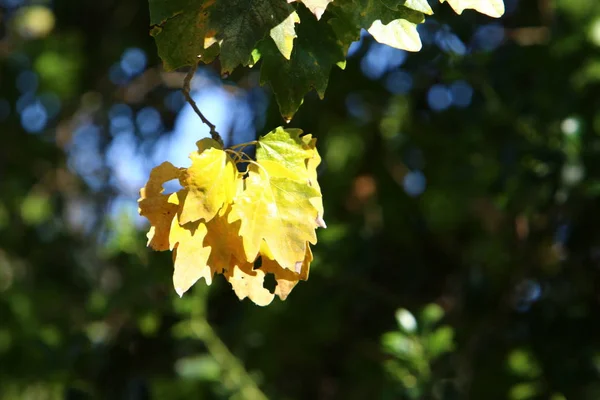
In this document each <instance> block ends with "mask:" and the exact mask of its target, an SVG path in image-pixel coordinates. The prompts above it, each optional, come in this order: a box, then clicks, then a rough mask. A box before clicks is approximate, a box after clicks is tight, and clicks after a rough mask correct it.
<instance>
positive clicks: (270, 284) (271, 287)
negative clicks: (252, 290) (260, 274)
mask: <svg viewBox="0 0 600 400" xmlns="http://www.w3.org/2000/svg"><path fill="white" fill-rule="evenodd" d="M276 286H277V281H276V280H275V275H273V274H267V275H265V280H264V281H263V287H264V288H265V289H267V290H268V291H269V292H271V293H275V287H276Z"/></svg>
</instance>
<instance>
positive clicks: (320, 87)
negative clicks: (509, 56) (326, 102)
mask: <svg viewBox="0 0 600 400" xmlns="http://www.w3.org/2000/svg"><path fill="white" fill-rule="evenodd" d="M299 1H301V3H293V2H292V3H291V4H290V3H288V2H287V1H286V0H149V3H150V22H151V25H152V29H151V31H150V33H151V35H152V36H154V38H155V40H156V45H157V47H158V53H159V56H160V57H161V58H162V60H163V63H164V67H165V69H166V70H173V69H176V68H179V67H183V66H191V65H195V64H196V63H198V61H202V62H204V63H210V62H212V61H214V60H215V59H216V57H217V56H219V59H220V63H221V71H222V73H224V74H225V73H230V72H232V71H233V70H234V69H235V68H236V67H238V66H240V65H242V66H253V65H254V64H255V63H256V62H258V60H259V59H260V60H262V66H261V77H260V80H261V84H263V85H264V84H268V85H269V86H271V88H272V89H273V92H274V94H275V98H276V100H277V103H278V104H279V109H280V111H281V114H282V116H283V117H284V118H285V119H286V120H290V119H291V118H292V117H293V115H294V114H295V113H296V111H297V110H298V108H299V107H300V105H301V104H302V101H303V99H304V95H305V94H306V93H308V92H309V91H310V90H312V89H314V90H316V91H317V93H318V94H319V97H321V98H323V96H324V95H325V89H326V88H327V84H328V81H329V74H330V72H331V69H332V67H333V66H334V65H337V66H338V67H340V68H344V66H345V59H346V55H347V53H348V48H349V47H350V44H351V43H352V42H354V41H356V40H359V38H360V31H361V29H363V28H364V29H367V30H368V31H369V33H370V34H371V35H372V36H373V38H374V39H375V40H377V41H378V42H380V43H383V44H387V45H389V46H392V47H395V48H398V49H403V50H408V51H419V50H420V49H421V40H420V38H419V34H418V32H417V25H418V24H420V23H422V22H424V20H425V18H424V17H425V14H432V10H431V8H430V6H429V4H428V2H427V0H299ZM440 1H441V2H443V1H444V0H440ZM449 2H450V3H451V5H452V6H453V7H454V8H455V9H456V10H457V11H458V10H460V11H461V12H462V9H464V8H474V9H478V10H479V11H481V10H483V11H482V12H486V10H487V9H490V6H489V5H486V4H487V3H494V4H493V5H494V7H495V8H491V9H492V12H495V11H493V10H497V9H498V6H497V4H496V3H500V5H501V6H502V9H501V11H502V12H503V4H502V0H449ZM467 3H468V4H467ZM482 4H483V5H482ZM486 7H487V8H486ZM487 13H488V14H489V15H492V14H491V13H490V12H487ZM493 16H495V15H493ZM498 16H499V15H498Z"/></svg>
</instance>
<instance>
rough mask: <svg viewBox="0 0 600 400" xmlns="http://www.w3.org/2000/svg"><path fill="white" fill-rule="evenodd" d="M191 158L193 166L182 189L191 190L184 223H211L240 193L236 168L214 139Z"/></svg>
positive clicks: (203, 143) (204, 142)
mask: <svg viewBox="0 0 600 400" xmlns="http://www.w3.org/2000/svg"><path fill="white" fill-rule="evenodd" d="M197 145H198V151H195V152H193V153H191V154H190V159H191V160H192V165H191V166H190V167H189V168H188V169H187V170H186V171H185V172H184V173H182V176H181V178H180V181H181V185H182V186H183V187H184V188H186V189H187V190H188V192H187V196H186V201H185V203H184V204H183V207H182V211H181V215H180V222H181V223H182V224H186V223H188V222H192V221H197V220H200V219H202V220H204V221H205V222H208V221H210V220H211V219H212V218H213V217H214V216H215V215H216V214H217V212H218V211H219V210H220V209H221V207H223V205H226V204H229V203H231V201H232V200H233V196H234V195H235V192H236V175H237V171H236V168H235V165H234V163H233V161H232V160H231V158H230V157H229V155H228V154H227V153H225V151H223V150H222V149H221V148H220V146H219V144H218V143H217V142H216V141H214V140H212V139H208V138H207V139H202V140H201V141H199V142H198V143H197Z"/></svg>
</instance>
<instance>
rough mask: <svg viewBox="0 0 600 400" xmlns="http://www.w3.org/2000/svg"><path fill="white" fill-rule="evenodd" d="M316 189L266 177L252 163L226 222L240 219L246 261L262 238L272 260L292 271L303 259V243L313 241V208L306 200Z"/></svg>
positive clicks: (312, 195)
mask: <svg viewBox="0 0 600 400" xmlns="http://www.w3.org/2000/svg"><path fill="white" fill-rule="evenodd" d="M313 197H318V192H317V191H316V190H315V189H314V188H313V187H310V186H308V185H307V184H306V183H302V182H298V181H294V180H291V179H284V178H270V177H269V176H268V174H267V172H266V171H265V170H263V169H261V168H259V167H257V166H256V165H252V166H251V167H250V169H249V173H248V177H247V178H246V189H245V190H244V192H243V194H242V195H239V196H238V197H237V198H236V200H235V203H234V204H233V207H232V210H231V213H230V215H229V219H228V221H229V222H230V223H232V222H235V221H237V220H240V221H241V224H240V235H241V236H242V240H243V242H244V250H245V253H246V260H247V261H253V260H254V259H255V258H256V256H257V254H258V252H259V250H260V245H261V241H262V240H264V241H265V242H266V243H267V244H268V246H269V248H270V249H271V252H272V253H273V256H274V257H275V259H276V260H277V261H278V262H279V264H280V265H281V266H282V267H284V268H287V269H291V270H294V269H295V265H296V263H297V262H298V261H302V260H304V258H305V252H306V242H310V243H313V244H314V243H316V240H317V238H316V234H315V229H316V227H317V222H316V219H317V217H318V211H317V209H316V208H315V207H314V206H313V205H312V204H311V202H310V200H309V199H311V198H313Z"/></svg>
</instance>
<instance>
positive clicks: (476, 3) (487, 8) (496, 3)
mask: <svg viewBox="0 0 600 400" xmlns="http://www.w3.org/2000/svg"><path fill="white" fill-rule="evenodd" d="M446 1H447V2H448V4H450V6H452V8H453V9H454V11H456V13H457V14H462V12H463V11H464V10H466V9H473V10H475V11H478V12H480V13H482V14H485V15H489V16H490V17H494V18H500V17H501V16H502V15H503V14H504V1H503V0H440V3H444V2H446Z"/></svg>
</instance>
